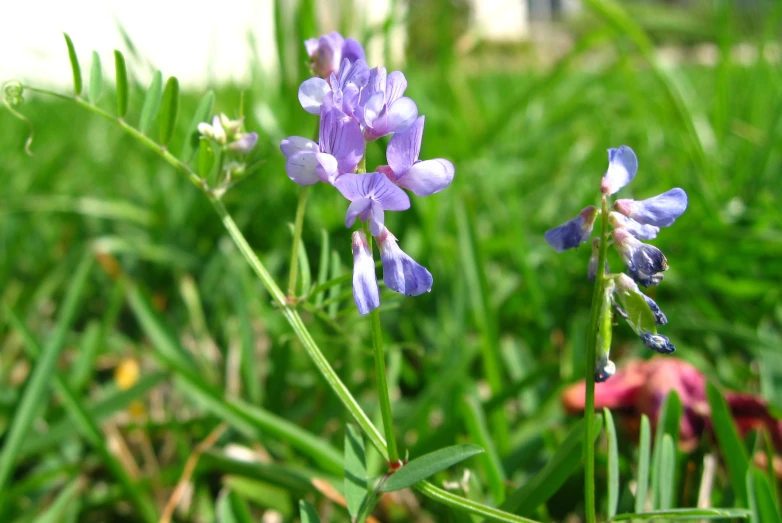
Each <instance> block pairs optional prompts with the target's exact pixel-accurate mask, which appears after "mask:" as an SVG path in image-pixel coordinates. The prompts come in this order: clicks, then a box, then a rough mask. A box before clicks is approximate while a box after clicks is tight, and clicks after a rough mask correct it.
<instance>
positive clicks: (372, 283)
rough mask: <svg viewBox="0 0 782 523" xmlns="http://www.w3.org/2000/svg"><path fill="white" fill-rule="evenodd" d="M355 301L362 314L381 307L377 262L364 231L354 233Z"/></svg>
mask: <svg viewBox="0 0 782 523" xmlns="http://www.w3.org/2000/svg"><path fill="white" fill-rule="evenodd" d="M353 300H354V301H355V302H356V307H358V312H359V313H361V314H368V313H369V312H370V311H372V310H374V309H377V308H378V307H379V306H380V290H379V289H378V287H377V276H376V275H375V260H374V259H373V258H372V251H371V250H370V249H369V242H368V241H367V237H366V235H365V234H364V232H363V231H355V232H354V233H353Z"/></svg>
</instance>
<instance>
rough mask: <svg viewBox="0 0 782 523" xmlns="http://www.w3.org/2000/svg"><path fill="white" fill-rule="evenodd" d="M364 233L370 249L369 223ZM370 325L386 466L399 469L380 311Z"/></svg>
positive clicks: (371, 315) (372, 314)
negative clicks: (386, 453) (385, 449)
mask: <svg viewBox="0 0 782 523" xmlns="http://www.w3.org/2000/svg"><path fill="white" fill-rule="evenodd" d="M364 231H365V233H366V235H367V239H368V240H369V248H370V249H372V248H373V247H372V243H373V242H372V233H371V232H370V230H369V223H366V224H365V225H364ZM369 320H370V323H371V325H372V348H373V353H374V356H375V374H377V396H378V401H380V414H381V415H382V417H383V429H384V431H385V433H386V445H387V446H388V465H389V467H391V469H392V470H395V469H396V468H398V467H399V452H398V451H397V447H396V438H395V437H394V419H393V416H392V414H391V395H390V394H389V391H388V377H387V375H386V355H385V352H384V351H383V328H382V326H381V325H380V310H379V309H374V310H372V311H371V312H370V313H369Z"/></svg>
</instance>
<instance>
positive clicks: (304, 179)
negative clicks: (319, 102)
mask: <svg viewBox="0 0 782 523" xmlns="http://www.w3.org/2000/svg"><path fill="white" fill-rule="evenodd" d="M280 150H282V154H284V155H285V158H287V160H288V161H287V162H286V164H285V172H287V173H288V177H289V178H290V179H291V180H293V181H294V182H296V183H298V184H299V185H312V184H314V183H318V182H319V181H322V182H326V183H331V184H333V183H334V181H335V180H336V179H337V178H338V177H339V176H340V175H343V174H345V173H352V172H353V171H355V170H356V166H357V165H358V162H359V161H360V160H361V157H362V156H364V137H363V136H362V135H361V128H360V127H359V125H358V122H357V121H356V120H355V119H354V118H351V117H350V116H348V115H346V114H345V113H343V112H342V111H340V110H339V109H337V108H336V107H332V106H329V105H328V104H326V105H324V106H323V108H322V111H321V117H320V136H319V138H318V143H315V142H313V141H312V140H308V139H307V138H302V137H301V136H291V137H289V138H286V139H284V140H283V141H282V142H281V143H280Z"/></svg>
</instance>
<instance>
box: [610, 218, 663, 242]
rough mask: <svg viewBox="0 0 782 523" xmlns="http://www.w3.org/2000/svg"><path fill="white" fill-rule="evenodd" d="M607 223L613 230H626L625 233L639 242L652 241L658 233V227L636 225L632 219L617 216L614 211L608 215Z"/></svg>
mask: <svg viewBox="0 0 782 523" xmlns="http://www.w3.org/2000/svg"><path fill="white" fill-rule="evenodd" d="M608 222H609V223H610V224H611V226H612V227H614V228H622V229H627V232H629V233H630V234H632V235H633V236H635V237H636V238H638V239H639V240H654V239H655V238H657V233H658V232H660V228H659V227H655V226H654V225H645V224H642V223H638V222H637V221H635V220H633V219H632V218H628V217H627V216H625V215H624V214H619V213H618V212H614V211H611V213H609V215H608Z"/></svg>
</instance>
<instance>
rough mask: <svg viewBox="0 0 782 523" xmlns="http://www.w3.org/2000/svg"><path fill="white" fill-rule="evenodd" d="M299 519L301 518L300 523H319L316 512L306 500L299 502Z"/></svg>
mask: <svg viewBox="0 0 782 523" xmlns="http://www.w3.org/2000/svg"><path fill="white" fill-rule="evenodd" d="M299 517H300V518H301V523H320V516H318V511H317V510H315V507H313V506H312V503H310V502H309V501H307V500H306V499H300V500H299Z"/></svg>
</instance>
